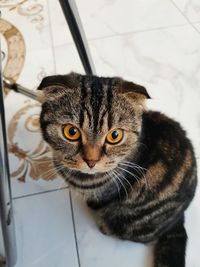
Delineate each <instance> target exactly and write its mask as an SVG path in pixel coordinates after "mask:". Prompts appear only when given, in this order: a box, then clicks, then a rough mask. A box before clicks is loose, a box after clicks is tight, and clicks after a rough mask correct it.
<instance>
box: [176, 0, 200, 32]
mask: <svg viewBox="0 0 200 267" xmlns="http://www.w3.org/2000/svg"><path fill="white" fill-rule="evenodd" d="M171 2H172V4H173V5H174V6H175V8H176V9H177V10H178V11H179V12H180V13H181V14H182V16H183V17H184V18H185V19H186V20H187V22H188V24H189V25H190V26H192V28H193V29H194V30H195V31H196V32H197V33H198V34H200V31H199V30H198V29H197V28H196V27H195V26H194V24H195V23H196V24H197V23H198V22H194V23H192V22H191V21H190V19H189V18H188V17H187V16H186V15H185V14H184V12H183V11H182V10H181V9H180V8H179V7H178V6H177V4H176V3H175V2H174V0H171Z"/></svg>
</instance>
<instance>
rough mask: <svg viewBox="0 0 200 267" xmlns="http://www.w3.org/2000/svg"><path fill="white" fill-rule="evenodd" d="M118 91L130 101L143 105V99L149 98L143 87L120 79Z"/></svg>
mask: <svg viewBox="0 0 200 267" xmlns="http://www.w3.org/2000/svg"><path fill="white" fill-rule="evenodd" d="M119 90H120V93H121V94H123V95H124V96H125V97H126V98H127V99H128V100H129V101H130V102H131V103H134V104H135V103H138V104H140V105H142V106H144V103H145V100H146V99H150V98H151V97H150V96H149V94H148V92H147V90H146V88H145V87H143V86H141V85H138V84H135V83H133V82H128V81H124V80H122V82H121V86H120V89H119Z"/></svg>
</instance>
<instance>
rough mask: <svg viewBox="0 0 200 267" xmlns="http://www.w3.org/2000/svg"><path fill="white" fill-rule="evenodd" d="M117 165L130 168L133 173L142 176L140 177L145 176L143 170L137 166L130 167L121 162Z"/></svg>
mask: <svg viewBox="0 0 200 267" xmlns="http://www.w3.org/2000/svg"><path fill="white" fill-rule="evenodd" d="M119 165H122V166H127V167H130V168H132V169H134V170H135V171H137V173H138V174H140V175H142V176H144V174H145V172H144V170H142V169H141V168H139V167H138V166H134V165H130V164H129V163H123V162H120V163H119Z"/></svg>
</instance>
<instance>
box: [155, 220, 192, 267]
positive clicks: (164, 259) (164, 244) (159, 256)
mask: <svg viewBox="0 0 200 267" xmlns="http://www.w3.org/2000/svg"><path fill="white" fill-rule="evenodd" d="M186 243H187V234H186V230H185V228H184V218H181V220H179V221H178V222H177V223H176V224H175V225H174V226H173V227H172V228H171V229H170V230H168V231H167V232H165V233H164V234H163V235H162V236H161V237H160V238H159V239H158V241H157V243H156V245H155V248H154V262H155V263H154V267H185V249H186Z"/></svg>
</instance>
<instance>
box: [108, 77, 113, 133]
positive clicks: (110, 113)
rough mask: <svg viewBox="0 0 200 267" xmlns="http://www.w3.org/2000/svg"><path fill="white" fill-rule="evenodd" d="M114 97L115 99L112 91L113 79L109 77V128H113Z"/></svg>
mask: <svg viewBox="0 0 200 267" xmlns="http://www.w3.org/2000/svg"><path fill="white" fill-rule="evenodd" d="M112 99H113V93H112V79H109V78H108V81H107V110H108V129H110V128H112V112H111V109H112Z"/></svg>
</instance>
